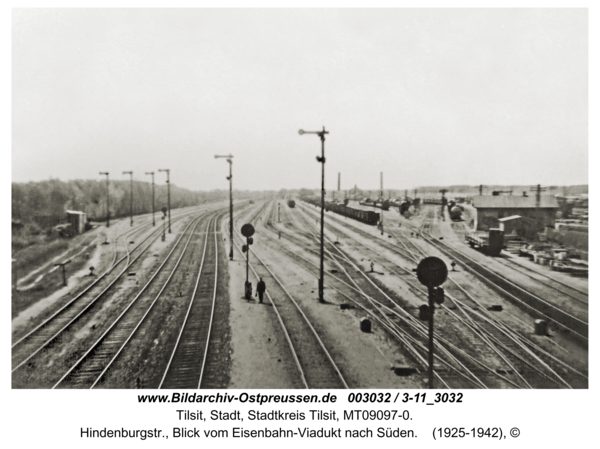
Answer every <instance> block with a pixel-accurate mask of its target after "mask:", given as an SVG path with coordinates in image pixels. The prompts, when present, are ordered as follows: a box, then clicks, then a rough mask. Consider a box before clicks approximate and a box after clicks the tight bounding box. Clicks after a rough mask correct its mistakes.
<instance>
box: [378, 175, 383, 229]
mask: <svg viewBox="0 0 600 449" xmlns="http://www.w3.org/2000/svg"><path fill="white" fill-rule="evenodd" d="M379 182H380V184H381V185H380V187H381V235H383V172H379Z"/></svg>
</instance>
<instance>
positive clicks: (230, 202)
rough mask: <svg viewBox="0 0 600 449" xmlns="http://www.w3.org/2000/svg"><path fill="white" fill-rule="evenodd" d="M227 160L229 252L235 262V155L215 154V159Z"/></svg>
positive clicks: (230, 258) (230, 257)
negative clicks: (233, 169) (233, 168)
mask: <svg viewBox="0 0 600 449" xmlns="http://www.w3.org/2000/svg"><path fill="white" fill-rule="evenodd" d="M219 158H226V159H227V162H229V177H228V178H227V179H228V180H229V242H230V244H231V247H230V250H229V260H233V174H232V172H231V171H232V166H233V155H231V154H229V155H226V156H219V155H216V154H215V159H219Z"/></svg>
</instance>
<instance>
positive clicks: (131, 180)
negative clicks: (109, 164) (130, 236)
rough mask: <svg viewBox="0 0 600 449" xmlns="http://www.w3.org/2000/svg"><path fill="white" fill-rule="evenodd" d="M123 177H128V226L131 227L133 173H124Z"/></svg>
mask: <svg viewBox="0 0 600 449" xmlns="http://www.w3.org/2000/svg"><path fill="white" fill-rule="evenodd" d="M123 174H124V175H129V180H130V184H129V216H130V217H131V221H130V224H129V225H130V226H133V172H132V171H124V172H123Z"/></svg>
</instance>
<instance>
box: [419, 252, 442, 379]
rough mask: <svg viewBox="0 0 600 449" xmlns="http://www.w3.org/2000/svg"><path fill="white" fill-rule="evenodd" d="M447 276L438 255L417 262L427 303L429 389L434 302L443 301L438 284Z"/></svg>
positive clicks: (431, 375)
mask: <svg viewBox="0 0 600 449" xmlns="http://www.w3.org/2000/svg"><path fill="white" fill-rule="evenodd" d="M447 277H448V267H447V266H446V264H445V263H444V261H443V260H442V259H439V258H438V257H426V258H425V259H423V260H421V262H419V265H418V266H417V278H418V279H419V282H420V283H421V284H423V285H424V286H426V287H427V291H428V299H429V305H428V306H423V307H426V308H427V318H428V321H429V369H428V378H429V389H433V313H434V311H435V304H434V303H438V304H442V303H443V302H444V294H445V293H444V289H443V288H441V287H440V286H441V285H442V284H443V283H444V282H446V278H447Z"/></svg>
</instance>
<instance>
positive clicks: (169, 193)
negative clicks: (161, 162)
mask: <svg viewBox="0 0 600 449" xmlns="http://www.w3.org/2000/svg"><path fill="white" fill-rule="evenodd" d="M158 171H164V172H167V210H168V211H169V234H170V233H171V182H170V181H169V174H170V173H171V170H170V169H168V168H164V169H163V168H159V169H158Z"/></svg>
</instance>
